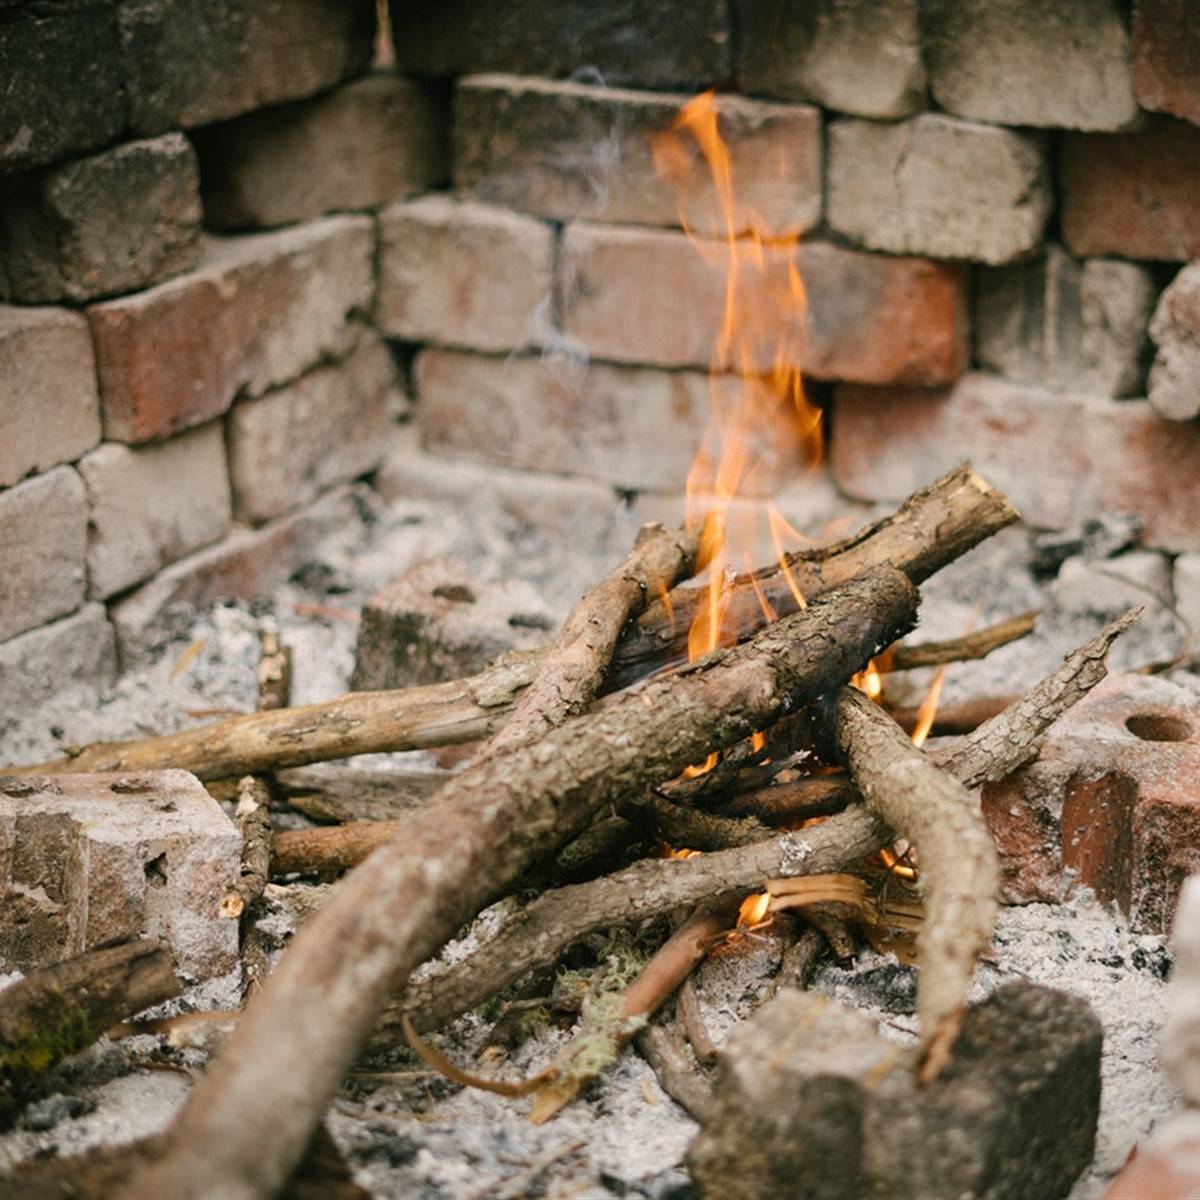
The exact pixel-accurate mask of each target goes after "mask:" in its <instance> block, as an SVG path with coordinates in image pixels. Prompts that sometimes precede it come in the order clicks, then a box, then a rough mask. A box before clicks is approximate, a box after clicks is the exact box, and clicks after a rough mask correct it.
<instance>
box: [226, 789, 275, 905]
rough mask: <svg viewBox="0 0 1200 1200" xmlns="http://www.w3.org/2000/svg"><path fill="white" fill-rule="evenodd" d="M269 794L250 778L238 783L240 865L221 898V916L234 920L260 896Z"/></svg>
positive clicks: (263, 883) (266, 847)
mask: <svg viewBox="0 0 1200 1200" xmlns="http://www.w3.org/2000/svg"><path fill="white" fill-rule="evenodd" d="M270 804H271V794H270V789H269V788H268V787H267V785H266V783H265V782H264V781H263V780H261V779H258V778H256V777H255V776H253V775H247V776H245V777H244V778H243V779H242V780H241V781H240V783H239V784H238V802H237V809H236V810H235V812H234V817H235V818H236V820H237V824H238V829H239V830H240V831H241V835H242V864H241V868H240V869H239V871H238V877H237V879H236V880H235V881H234V884H233V886H232V887H231V888H230V889H229V891H228V892H226V893H225V895H224V896H223V897H222V899H221V903H220V906H219V908H220V912H221V916H223V917H228V918H229V919H230V920H237V919H238V918H239V917H240V916H241V915H242V913H243V912H245V911H246V909H247V908H249V907H250V905H251V904H253V903H254V902H255V900H257V899H258V898H259V896H261V895H262V893H263V888H265V887H266V886H267V874H268V869H269V866H270V862H271V809H270Z"/></svg>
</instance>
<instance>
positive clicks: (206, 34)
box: [120, 0, 375, 134]
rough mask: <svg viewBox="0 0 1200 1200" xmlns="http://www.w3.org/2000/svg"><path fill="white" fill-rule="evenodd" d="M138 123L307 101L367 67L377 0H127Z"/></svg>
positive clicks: (162, 126) (144, 129)
mask: <svg viewBox="0 0 1200 1200" xmlns="http://www.w3.org/2000/svg"><path fill="white" fill-rule="evenodd" d="M120 29H121V43H122V50H123V54H124V60H125V72H126V76H125V83H126V87H127V89H128V93H129V103H130V121H131V124H132V127H133V129H134V131H135V132H137V133H142V134H151V133H163V132H165V131H166V130H168V129H178V128H181V127H182V128H184V129H189V128H191V127H192V126H193V125H207V124H209V123H210V122H212V121H221V120H224V119H226V118H227V117H236V116H239V115H240V114H241V113H244V112H249V111H250V110H252V109H256V108H262V107H263V106H264V105H267V104H280V103H282V102H283V101H286V100H299V99H302V98H304V97H306V96H311V95H313V94H314V93H316V92H320V91H323V90H324V89H326V88H329V87H332V86H333V85H334V84H337V83H340V82H341V81H342V80H343V79H345V78H347V77H349V76H352V75H358V74H361V73H362V72H363V71H364V70H365V69H366V67H367V64H368V63H369V62H370V60H371V53H372V45H373V41H374V36H375V5H374V3H373V2H372V0H293V2H292V3H288V4H283V3H280V2H279V0H197V2H196V3H191V4H181V3H177V2H176V0H140V2H139V3H136V4H123V5H122V6H121V8H120Z"/></svg>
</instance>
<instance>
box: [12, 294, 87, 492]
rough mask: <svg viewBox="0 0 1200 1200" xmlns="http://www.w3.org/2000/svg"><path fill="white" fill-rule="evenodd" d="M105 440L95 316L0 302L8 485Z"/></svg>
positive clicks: (69, 459) (62, 461) (68, 460)
mask: <svg viewBox="0 0 1200 1200" xmlns="http://www.w3.org/2000/svg"><path fill="white" fill-rule="evenodd" d="M99 440H100V398H99V395H98V393H97V390H96V363H95V358H94V356H93V354H92V338H91V334H90V333H89V332H88V326H87V321H85V320H84V318H83V317H81V316H80V315H79V314H78V313H73V312H68V311H67V310H66V309H62V308H15V307H11V308H10V307H8V306H0V487H7V486H8V485H9V484H10V483H16V482H17V480H18V479H21V478H23V477H24V476H25V475H28V474H29V473H30V472H31V471H44V470H46V468H47V467H53V466H56V465H57V464H59V463H64V462H70V461H71V460H72V459H75V458H78V457H79V456H80V455H81V454H85V453H86V452H87V451H88V450H90V449H91V448H92V447H93V446H94V445H95V444H96V443H97V442H98V441H99Z"/></svg>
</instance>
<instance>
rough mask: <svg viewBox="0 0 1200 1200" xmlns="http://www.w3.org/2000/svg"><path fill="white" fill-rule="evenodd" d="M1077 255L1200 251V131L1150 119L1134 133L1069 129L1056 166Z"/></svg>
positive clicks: (1174, 256)
mask: <svg viewBox="0 0 1200 1200" xmlns="http://www.w3.org/2000/svg"><path fill="white" fill-rule="evenodd" d="M1058 173H1059V180H1060V183H1061V188H1062V230H1063V240H1064V241H1065V242H1066V243H1067V247H1068V248H1069V249H1070V250H1071V252H1072V253H1073V254H1078V255H1085V254H1115V255H1117V256H1119V257H1121V258H1149V259H1163V260H1166V261H1168V262H1170V261H1176V262H1182V261H1184V260H1186V259H1189V258H1197V257H1200V205H1197V203H1196V197H1197V196H1198V195H1200V129H1197V128H1196V127H1195V126H1194V125H1189V124H1187V123H1186V122H1185V121H1175V120H1172V119H1170V118H1169V117H1156V118H1150V119H1149V120H1148V121H1147V123H1146V126H1145V128H1143V129H1139V130H1138V131H1137V132H1136V133H1093V134H1083V133H1074V134H1066V135H1065V136H1064V137H1063V140H1062V143H1061V146H1060V151H1059V164H1058Z"/></svg>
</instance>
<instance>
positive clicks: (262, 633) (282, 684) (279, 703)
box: [258, 621, 292, 712]
mask: <svg viewBox="0 0 1200 1200" xmlns="http://www.w3.org/2000/svg"><path fill="white" fill-rule="evenodd" d="M258 641H259V645H260V647H261V648H262V653H261V655H260V657H259V660H258V711H259V712H269V711H271V710H273V709H277V708H287V706H288V705H289V704H290V703H291V698H292V648H291V647H290V646H285V645H284V644H283V641H282V639H281V638H280V636H279V630H278V629H277V628H276V626H275V623H274V622H273V621H271V622H269V623H268V622H264V623H263V624H262V625H261V626H260V627H259V631H258Z"/></svg>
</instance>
